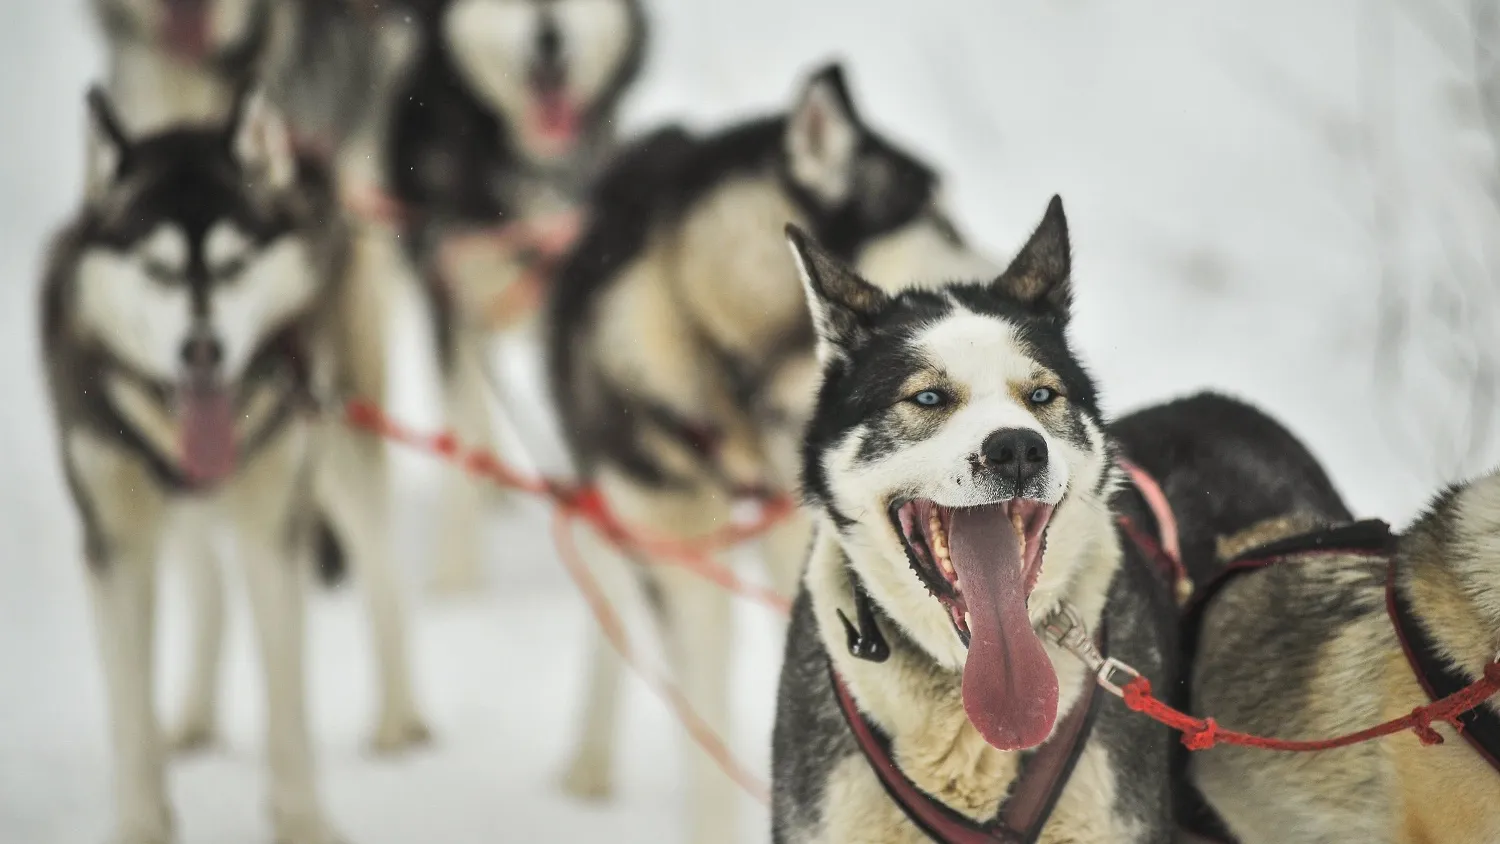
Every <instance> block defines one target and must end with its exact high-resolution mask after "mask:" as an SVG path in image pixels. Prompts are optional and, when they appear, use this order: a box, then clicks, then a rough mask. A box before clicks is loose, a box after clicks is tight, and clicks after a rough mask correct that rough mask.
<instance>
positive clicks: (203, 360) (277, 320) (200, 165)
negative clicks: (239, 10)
mask: <svg viewBox="0 0 1500 844" xmlns="http://www.w3.org/2000/svg"><path fill="white" fill-rule="evenodd" d="M89 104H90V116H91V123H92V127H93V130H92V133H91V150H90V163H89V175H88V197H87V200H86V203H85V207H84V213H83V217H82V226H81V233H80V249H79V255H78V259H77V263H76V273H75V279H74V287H75V293H74V296H75V300H76V301H75V305H74V312H75V314H76V317H75V331H76V332H77V333H79V334H80V335H82V336H80V337H79V338H78V339H79V341H80V342H81V343H83V344H85V345H92V346H97V347H100V348H102V349H104V350H105V351H107V352H108V353H109V354H110V355H111V356H112V357H113V358H114V359H116V360H118V361H119V362H120V363H121V365H123V366H124V367H126V368H127V369H129V370H131V371H133V372H134V373H136V374H137V375H138V376H140V377H141V378H144V379H146V380H148V381H150V382H154V383H156V384H160V385H163V386H166V387H169V388H172V390H173V395H174V400H173V405H174V406H175V407H176V408H177V410H178V411H179V414H180V415H182V416H184V417H193V414H194V413H196V412H198V411H206V409H207V408H208V407H209V405H212V408H213V409H214V411H213V412H214V414H215V416H214V424H216V425H220V426H221V427H222V426H224V425H229V424H231V423H230V422H229V421H227V420H226V418H225V417H224V416H223V412H224V408H225V407H227V402H229V401H230V400H231V398H232V394H233V388H234V386H235V385H236V384H237V382H238V381H239V380H240V379H241V377H242V376H243V375H244V373H245V371H246V368H247V366H249V365H250V364H251V362H252V361H253V360H255V359H256V357H257V354H258V353H259V352H260V351H261V350H262V349H263V348H266V347H267V344H268V343H269V342H270V341H272V340H274V339H275V338H276V337H277V336H278V335H280V334H281V333H282V332H283V331H285V330H286V329H288V328H290V327H291V326H293V325H294V324H296V323H297V322H298V321H299V320H301V319H303V318H305V317H306V316H307V315H308V314H309V313H310V311H311V309H312V308H313V307H314V305H315V304H316V302H317V301H318V297H319V293H320V292H321V290H322V289H323V287H324V282H325V278H324V275H325V274H324V273H322V272H320V259H319V255H320V254H321V253H322V251H323V250H322V248H321V244H320V243H319V242H318V241H317V238H318V237H319V236H320V235H319V234H315V232H319V233H320V232H324V231H326V229H325V228H324V226H326V225H327V223H326V221H327V220H328V219H329V218H330V216H331V215H332V214H333V213H334V210H333V209H332V208H331V207H330V206H331V204H332V203H331V201H330V200H329V199H328V197H327V189H328V185H327V183H326V181H318V180H316V179H312V178H311V177H309V178H307V179H304V178H303V176H304V175H305V174H304V173H303V171H301V170H300V169H299V165H298V162H297V160H296V159H295V158H294V157H293V153H292V150H291V145H290V140H289V138H288V136H287V131H286V128H285V126H284V125H283V123H282V121H281V120H280V119H279V118H278V117H277V115H276V114H275V112H274V111H273V110H272V109H271V108H270V106H269V105H268V104H267V103H266V101H265V99H264V98H263V97H261V96H259V95H257V94H250V95H244V96H241V97H239V98H238V99H237V102H236V104H235V106H234V108H233V109H232V114H233V116H232V118H231V119H230V121H229V123H228V124H227V125H225V126H215V127H204V128H191V129H174V130H171V131H167V132H163V133H160V134H156V135H152V136H149V137H143V138H136V139H133V138H130V137H128V136H127V135H126V134H125V132H124V130H123V129H122V127H121V125H120V122H119V120H118V119H117V118H116V116H115V114H114V112H113V110H112V108H111V106H110V104H109V102H108V101H107V100H106V98H105V96H104V95H103V93H102V92H100V91H98V90H97V89H96V90H94V91H93V92H91V93H90V95H89Z"/></svg>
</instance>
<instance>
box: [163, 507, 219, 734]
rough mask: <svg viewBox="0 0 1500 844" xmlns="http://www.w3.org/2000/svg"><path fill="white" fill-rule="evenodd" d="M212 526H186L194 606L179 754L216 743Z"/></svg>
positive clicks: (216, 642) (202, 522)
mask: <svg viewBox="0 0 1500 844" xmlns="http://www.w3.org/2000/svg"><path fill="white" fill-rule="evenodd" d="M210 526H211V525H210V523H209V521H208V520H207V519H204V518H199V519H194V520H193V523H192V524H190V525H188V530H189V534H188V537H187V543H186V547H185V548H184V549H183V551H184V555H183V556H184V560H183V564H184V565H183V568H184V571H185V573H186V575H187V580H188V593H189V594H188V599H189V601H190V603H191V605H192V616H193V631H192V636H193V645H192V656H191V662H190V663H189V666H188V681H187V693H186V695H185V696H184V698H183V706H182V711H181V713H180V714H179V715H178V716H177V717H178V720H177V726H176V727H175V728H174V729H173V731H172V738H171V742H172V749H173V750H175V751H177V752H178V753H188V752H192V751H195V750H199V749H201V748H204V747H207V746H208V745H210V744H212V743H213V740H214V721H215V718H216V716H217V714H218V700H219V695H218V691H219V660H220V658H221V656H222V654H223V646H224V578H223V573H222V571H221V570H220V568H219V559H218V557H217V556H216V555H215V554H214V548H213V542H212V535H211V531H210V530H209V528H210Z"/></svg>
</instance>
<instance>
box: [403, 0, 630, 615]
mask: <svg viewBox="0 0 1500 844" xmlns="http://www.w3.org/2000/svg"><path fill="white" fill-rule="evenodd" d="M419 21H420V23H419V29H420V31H421V47H420V58H419V59H418V61H417V62H416V65H415V67H414V69H413V71H412V73H411V75H410V77H409V78H408V79H407V81H406V83H405V84H404V86H403V87H402V89H401V96H400V100H399V105H398V107H397V108H396V111H395V114H394V123H393V125H392V127H391V129H390V137H391V149H390V156H389V162H388V167H389V177H388V179H389V183H390V185H391V189H392V190H393V192H394V194H395V198H396V200H397V201H398V202H399V203H400V206H401V207H402V208H403V209H404V215H405V223H406V226H405V234H406V247H407V250H408V254H409V255H410V256H411V258H412V260H413V263H414V264H415V265H416V267H417V270H418V272H419V274H420V275H421V284H422V286H423V288H424V290H425V291H426V293H427V295H428V298H429V300H430V303H431V308H432V316H433V320H434V323H433V334H434V339H435V342H436V344H437V347H438V359H439V365H440V371H441V378H442V387H443V394H444V401H445V406H446V413H447V417H448V423H449V426H450V427H451V429H452V430H453V431H454V432H456V433H457V435H458V436H459V437H460V438H461V439H462V440H463V441H464V442H466V443H470V444H475V445H482V446H488V447H493V446H494V444H495V437H494V432H493V426H494V425H495V423H496V421H497V420H496V419H495V418H493V415H492V413H491V405H490V400H491V399H496V398H498V399H500V400H501V403H502V405H503V404H505V403H508V402H510V401H513V400H512V399H511V397H510V396H509V395H507V385H505V384H500V383H495V384H490V383H487V378H488V369H487V357H488V355H489V354H490V352H491V341H492V340H494V339H496V337H497V336H503V337H507V338H509V339H511V340H519V341H521V342H525V341H527V340H528V335H529V334H530V332H529V331H527V330H524V329H529V328H530V327H532V326H534V324H535V323H534V321H533V320H532V319H531V317H532V315H533V314H534V313H535V311H536V306H537V305H538V304H539V303H540V299H541V296H542V288H544V287H545V286H546V284H547V283H548V281H549V279H550V278H551V275H552V273H553V270H554V268H555V266H556V263H557V261H558V260H559V259H560V257H561V256H562V255H563V254H564V253H565V252H566V251H567V249H568V248H569V247H570V245H571V243H572V241H573V240H574V238H575V236H576V234H577V229H578V225H579V216H580V203H581V201H582V199H583V197H584V192H585V188H586V186H587V185H588V184H589V182H590V180H591V179H592V178H593V177H594V176H595V175H596V173H597V171H598V168H599V167H600V166H601V164H602V163H603V162H604V161H605V160H606V158H607V157H608V155H609V154H610V153H611V152H612V150H613V147H614V143H615V128H614V120H615V113H616V110H617V107H618V105H619V103H620V98H621V96H622V95H623V94H624V92H625V90H626V89H627V88H628V87H629V85H630V84H631V83H632V82H633V81H634V80H635V78H636V76H637V73H638V71H639V69H640V67H641V63H642V60H643V58H644V55H645V50H646V32H647V31H646V19H645V14H644V11H643V9H642V6H641V3H640V2H639V0H433V2H430V3H428V4H427V6H426V8H425V9H424V10H423V11H422V13H421V14H420V16H419ZM497 332H504V333H503V334H498V335H497ZM496 393H499V395H496ZM512 406H514V405H512ZM498 421H499V422H501V423H511V422H512V420H511V418H510V414H508V413H505V414H502V415H501V417H500V419H499V420H498ZM490 492H491V490H490V489H489V488H488V487H487V486H481V483H480V482H478V481H476V480H475V479H474V478H472V477H471V476H469V475H467V474H465V473H462V472H459V471H452V472H450V473H449V474H448V479H447V489H446V490H445V493H444V503H443V507H442V511H443V518H444V519H445V520H446V521H445V522H444V524H443V525H442V527H441V531H440V536H441V537H442V545H441V547H440V548H439V552H438V557H437V564H436V565H437V569H436V571H435V573H434V586H435V587H437V588H439V589H441V590H443V591H454V590H463V589H467V588H472V587H473V586H475V585H477V584H478V582H479V581H480V579H481V578H480V553H479V544H478V543H479V538H480V535H479V529H480V520H479V518H480V512H481V510H480V508H481V504H482V503H483V501H484V500H485V498H486V496H487V495H488V494H489V493H490Z"/></svg>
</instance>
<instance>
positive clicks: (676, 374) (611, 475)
mask: <svg viewBox="0 0 1500 844" xmlns="http://www.w3.org/2000/svg"><path fill="white" fill-rule="evenodd" d="M938 186H939V184H938V179H937V176H936V175H935V173H934V172H933V171H932V170H931V169H930V168H929V167H928V166H926V165H925V164H923V163H922V162H920V161H918V160H917V159H916V158H914V157H912V156H911V155H909V154H908V153H906V152H904V151H902V150H900V149H898V148H897V147H896V146H894V145H893V144H892V143H890V142H889V141H887V140H886V139H885V138H883V137H882V136H881V135H880V134H878V133H877V132H875V131H874V130H873V129H871V128H870V127H869V126H867V125H866V124H865V123H864V122H862V121H861V120H860V118H859V117H858V115H857V113H856V111H855V108H854V104H853V101H852V100H851V98H850V96H849V91H848V89H847V87H846V84H845V81H844V75H843V73H842V71H841V70H840V69H839V67H838V66H837V65H830V66H828V67H826V68H824V69H822V70H821V71H819V72H817V73H816V74H814V75H813V76H812V77H811V78H810V79H809V80H808V81H807V82H806V83H805V84H804V86H803V88H802V90H801V92H800V93H799V95H798V97H797V100H796V103H795V105H794V106H793V108H792V109H791V111H790V112H789V113H788V114H786V115H782V116H775V117H769V118H765V119H760V120H755V121H752V122H748V123H745V124H743V125H739V126H735V127H733V128H730V129H727V130H724V131H722V132H719V133H717V134H714V135H710V136H706V137H694V136H690V135H689V134H687V133H686V132H684V131H682V130H679V129H664V130H661V131H658V132H656V133H655V134H653V135H650V136H649V137H647V138H645V139H643V140H641V141H639V142H638V143H636V144H635V145H634V146H633V147H632V148H631V149H630V150H628V151H626V152H624V153H622V154H621V156H620V157H619V158H618V159H617V160H616V162H615V163H614V164H613V165H612V166H611V167H610V169H609V171H608V172H607V173H606V174H605V175H604V176H603V177H602V178H601V179H600V181H599V184H598V186H597V190H596V193H595V199H594V203H593V210H592V214H593V217H592V222H591V224H590V226H589V228H588V229H587V231H586V232H585V234H584V235H583V237H582V238H581V240H580V242H579V245H578V246H577V248H576V250H575V252H574V253H573V255H572V257H571V258H570V259H569V261H568V263H567V264H566V265H565V267H564V268H563V270H562V272H561V274H560V276H559V278H558V280H557V282H556V285H555V287H554V288H553V291H552V293H553V298H552V301H551V311H550V323H549V327H550V331H551V335H550V338H549V343H548V350H549V365H550V370H551V371H550V380H551V382H552V388H553V393H554V396H555V398H556V401H557V403H558V406H559V412H560V415H561V418H562V423H563V429H564V431H565V432H566V435H567V436H568V438H569V443H570V448H571V452H572V456H573V457H574V459H575V461H576V464H577V466H578V468H579V471H580V473H581V475H582V477H583V479H584V480H585V481H586V482H588V483H592V484H595V485H597V487H598V488H599V490H600V491H601V492H602V494H603V496H604V498H605V500H606V501H607V503H608V505H609V507H610V508H611V510H612V511H613V512H614V513H615V514H616V515H617V516H618V517H619V518H621V519H622V520H623V521H624V522H625V523H626V524H630V525H635V526H639V527H642V528H644V529H646V530H647V531H649V532H656V533H660V534H666V535H671V536H676V537H681V538H684V539H689V540H690V539H692V538H694V537H699V536H702V535H704V534H706V533H709V532H711V531H712V530H713V529H714V527H715V526H717V525H721V524H724V523H725V522H726V521H727V520H728V518H729V514H730V507H731V504H732V503H733V501H734V499H735V498H736V497H739V496H742V495H745V494H752V495H758V496H765V495H775V494H781V495H787V494H790V493H791V492H792V491H793V490H794V489H795V488H796V464H797V457H796V454H797V443H798V440H799V437H800V431H801V426H802V423H803V420H805V419H806V418H807V415H808V413H809V412H810V410H811V405H812V396H813V389H814V380H813V379H814V377H815V376H816V365H815V361H814V358H813V326H812V322H811V320H810V319H809V318H808V314H807V309H806V306H805V305H804V304H803V303H802V294H801V291H800V285H799V283H798V281H797V279H796V274H795V271H794V268H793V267H792V265H791V263H790V262H789V261H787V260H786V255H785V251H784V249H785V247H784V246H783V245H782V235H781V231H782V227H783V226H784V225H785V224H786V223H787V222H788V221H796V222H797V223H799V224H801V225H804V226H807V227H809V228H810V229H811V230H812V231H814V232H815V233H816V235H817V237H818V238H819V239H820V240H822V241H823V242H824V243H826V244H828V247H829V248H830V249H832V250H835V251H836V252H837V253H838V254H839V255H841V256H843V257H845V258H847V259H849V260H858V261H859V262H860V263H861V265H863V266H865V267H866V268H867V269H868V270H869V271H870V272H871V273H872V274H874V275H875V276H876V277H878V278H882V279H900V280H901V281H903V282H905V281H907V280H909V279H911V278H914V277H915V276H916V275H918V274H917V273H914V272H911V268H912V267H916V266H921V267H924V268H925V269H926V270H928V271H930V272H932V273H933V274H935V275H937V276H938V277H941V276H942V275H943V274H946V273H950V272H951V273H967V272H969V271H972V270H973V269H974V268H975V267H978V266H985V267H988V266H990V264H989V262H988V261H987V260H985V259H984V258H982V257H980V256H978V255H976V254H975V253H974V252H973V251H971V250H969V249H968V248H967V247H966V246H965V245H964V244H963V242H962V241H961V239H960V238H959V236H958V234H957V232H956V231H955V230H954V228H953V226H952V225H951V224H949V223H948V221H947V220H946V218H945V217H944V216H943V214H942V212H941V210H940V207H939V203H938ZM806 531H807V527H806V524H805V522H802V521H800V520H796V519H794V520H792V521H791V522H790V523H788V524H786V525H784V526H783V527H782V528H780V529H779V530H777V531H776V532H774V533H773V534H772V535H771V536H770V537H768V538H767V540H766V552H767V553H766V557H767V560H768V562H771V563H773V564H776V563H780V564H781V567H780V568H779V569H778V570H776V571H773V573H772V577H773V579H774V580H775V581H776V582H777V584H778V586H779V587H780V588H781V589H782V590H783V591H785V592H787V593H790V592H791V591H792V589H793V588H794V586H795V580H796V571H797V568H798V566H799V565H800V562H801V559H802V556H803V552H804V551H805V548H806V542H807V532H806ZM596 550H598V552H599V554H600V555H601V556H600V557H599V558H608V556H609V555H608V552H607V551H606V550H605V549H602V548H600V549H596ZM644 571H645V572H646V574H647V575H648V576H649V581H648V582H649V586H650V590H651V594H652V595H653V597H655V598H656V599H657V607H658V608H659V610H660V614H661V618H662V620H663V623H664V628H665V632H666V636H667V638H668V641H669V653H670V654H671V655H672V657H673V658H674V659H675V662H676V667H677V670H678V674H679V677H680V679H681V681H682V684H683V686H684V689H685V694H686V696H687V699H688V701H689V702H690V703H691V704H692V706H693V707H694V708H695V710H696V711H697V714H698V715H700V716H702V717H703V718H704V719H705V721H706V722H707V723H708V724H709V725H710V726H711V727H713V728H714V729H715V730H718V731H720V732H721V733H722V732H723V731H724V729H725V727H726V721H727V710H728V700H727V697H726V695H727V692H728V674H729V664H730V662H729V657H730V650H731V648H730V641H729V620H730V619H729V616H730V604H729V596H728V595H727V594H725V593H724V592H722V591H721V590H719V588H718V587H716V586H713V585H709V584H706V583H704V582H703V581H702V580H700V579H697V578H696V576H694V575H692V574H690V573H685V572H683V571H682V570H680V569H674V568H670V567H650V568H647V569H645V570H644ZM625 588H628V584H627V585H626V587H625ZM595 653H596V656H595V659H594V667H593V674H594V676H593V680H592V683H591V687H590V692H589V695H588V702H587V703H586V708H587V710H586V713H585V716H584V731H583V740H582V742H581V744H580V748H579V750H578V754H577V757H576V759H575V760H574V762H573V764H572V767H571V768H570V771H569V773H568V776H567V783H568V786H569V788H570V789H571V790H573V791H575V792H578V793H582V794H589V795H601V794H603V793H606V792H607V791H608V789H609V765H610V755H611V748H612V744H613V741H612V738H611V735H612V722H613V712H612V709H613V706H614V699H615V696H616V692H615V686H616V685H617V682H618V675H619V669H618V666H617V664H616V663H615V659H614V655H613V653H612V652H611V651H610V650H609V648H608V647H607V646H606V645H604V644H603V643H602V640H600V641H598V642H596V650H595ZM689 752H690V754H691V756H690V758H691V762H690V763H689V767H688V768H687V771H688V776H689V781H690V783H691V785H690V793H689V802H690V804H691V806H692V807H693V808H692V817H691V827H692V829H691V834H690V840H693V841H723V840H725V838H726V836H728V835H730V833H729V832H727V830H731V829H733V828H734V820H733V817H734V815H733V812H732V806H733V800H734V794H733V792H732V790H731V789H732V786H731V785H730V783H729V780H728V779H726V778H725V777H724V776H723V775H722V774H721V773H720V772H719V771H718V770H717V769H716V768H715V767H714V765H713V763H712V762H711V761H710V760H709V759H708V757H707V756H706V755H703V754H699V753H697V752H696V751H693V750H691V749H690V751H689Z"/></svg>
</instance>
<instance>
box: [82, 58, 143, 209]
mask: <svg viewBox="0 0 1500 844" xmlns="http://www.w3.org/2000/svg"><path fill="white" fill-rule="evenodd" d="M87 102H88V107H89V131H88V141H87V143H88V165H87V173H86V176H85V180H84V182H85V186H86V189H87V192H88V196H89V197H90V198H98V197H99V196H100V195H101V194H103V193H104V192H105V191H106V190H107V189H108V188H109V186H110V185H111V184H113V183H114V181H115V180H116V179H118V178H119V177H120V174H121V173H123V172H124V171H125V169H126V168H127V167H129V165H130V154H131V146H132V144H131V143H130V138H129V137H128V136H126V134H125V127H124V126H123V125H122V124H121V123H120V118H119V115H117V114H115V109H114V106H113V105H111V104H110V101H109V96H108V95H107V94H105V93H104V89H103V88H100V87H99V86H98V85H95V86H94V87H92V88H90V89H89V93H88V98H87Z"/></svg>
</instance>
